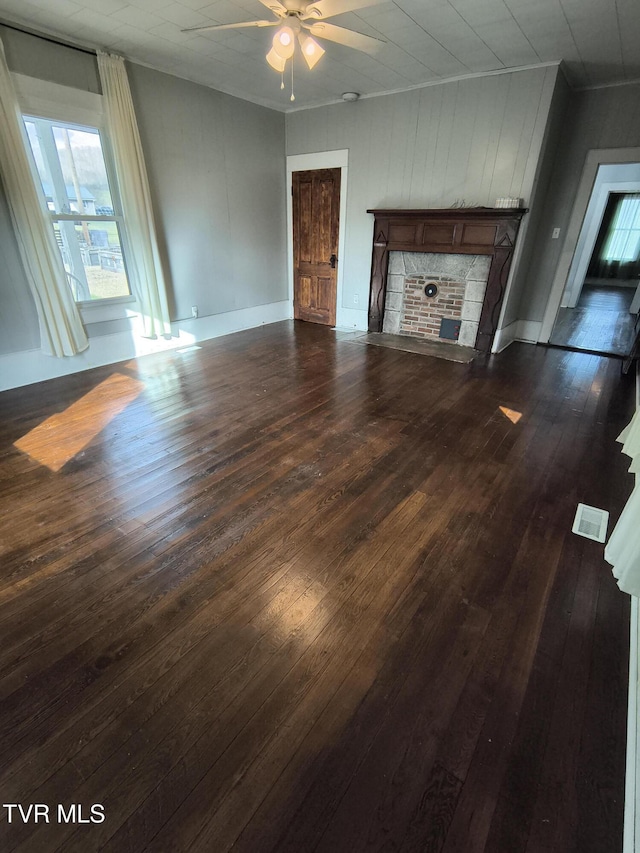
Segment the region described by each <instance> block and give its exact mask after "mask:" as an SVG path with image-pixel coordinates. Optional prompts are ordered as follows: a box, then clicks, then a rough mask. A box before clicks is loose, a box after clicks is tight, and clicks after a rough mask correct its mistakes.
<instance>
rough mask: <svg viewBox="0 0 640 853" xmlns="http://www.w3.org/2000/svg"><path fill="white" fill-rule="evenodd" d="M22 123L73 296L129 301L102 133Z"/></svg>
mask: <svg viewBox="0 0 640 853" xmlns="http://www.w3.org/2000/svg"><path fill="white" fill-rule="evenodd" d="M24 123H25V127H26V130H27V136H28V139H29V143H30V147H31V153H32V155H33V161H34V163H35V167H36V169H37V171H38V175H39V177H40V182H41V184H42V190H43V192H44V195H45V198H46V202H47V207H48V208H49V211H50V214H51V220H52V223H53V227H54V231H55V235H56V240H57V243H58V246H59V247H60V252H61V254H62V260H63V263H64V267H65V270H66V271H67V280H68V282H69V286H70V288H71V290H72V292H73V295H74V298H75V299H76V301H77V302H95V301H97V300H105V299H117V298H122V297H130V296H131V287H130V284H129V278H128V275H127V268H126V261H125V257H124V254H123V248H122V245H123V232H124V225H123V220H122V215H121V212H120V204H119V199H118V197H117V194H116V192H115V183H114V181H112V180H110V175H109V169H108V165H107V162H108V158H105V151H104V145H103V139H102V138H101V135H100V131H99V130H98V129H97V128H96V127H87V126H82V125H77V124H70V123H66V122H62V121H54V120H50V119H46V118H37V117H33V116H25V118H24Z"/></svg>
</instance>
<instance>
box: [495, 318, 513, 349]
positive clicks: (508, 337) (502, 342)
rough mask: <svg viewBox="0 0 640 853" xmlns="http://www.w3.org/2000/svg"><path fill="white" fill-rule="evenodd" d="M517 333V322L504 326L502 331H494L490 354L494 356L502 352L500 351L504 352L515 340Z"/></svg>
mask: <svg viewBox="0 0 640 853" xmlns="http://www.w3.org/2000/svg"><path fill="white" fill-rule="evenodd" d="M517 331H518V321H517V320H514V321H513V323H509V325H508V326H505V327H504V329H496V333H495V335H494V336H493V344H492V346H491V352H492V353H494V354H495V353H498V352H502V350H505V349H506V348H507V347H508V346H509V345H510V344H512V343H513V342H514V341H515V340H516V332H517Z"/></svg>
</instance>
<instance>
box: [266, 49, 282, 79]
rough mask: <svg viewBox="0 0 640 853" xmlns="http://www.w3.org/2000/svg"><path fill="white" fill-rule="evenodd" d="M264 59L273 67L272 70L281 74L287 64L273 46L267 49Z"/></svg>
mask: <svg viewBox="0 0 640 853" xmlns="http://www.w3.org/2000/svg"><path fill="white" fill-rule="evenodd" d="M266 60H267V62H268V63H269V65H270V66H271V67H272V68H273V70H274V71H277V72H278V73H279V74H282V72H283V71H284V68H285V65H286V64H287V60H286V59H283V58H282V57H281V56H279V55H278V54H277V53H276V52H275V50H274V49H273V48H271V50H270V51H269V53H268V54H267V56H266Z"/></svg>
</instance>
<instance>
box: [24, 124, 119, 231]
mask: <svg viewBox="0 0 640 853" xmlns="http://www.w3.org/2000/svg"><path fill="white" fill-rule="evenodd" d="M25 127H26V129H27V136H28V138H29V143H30V145H31V150H32V152H33V158H34V160H35V163H36V167H37V169H38V174H39V175H40V180H41V182H42V189H43V191H44V194H45V197H46V199H47V206H48V207H49V210H51V211H53V212H55V213H80V214H82V213H88V214H89V215H90V216H95V215H96V214H97V215H98V216H112V215H113V212H114V205H113V199H112V197H111V192H110V190H109V181H108V179H107V170H106V166H105V162H104V155H103V152H102V143H101V140H100V133H99V131H98V130H97V129H96V128H78V127H75V126H74V125H65V124H62V123H61V122H53V121H49V120H48V119H41V118H28V119H25Z"/></svg>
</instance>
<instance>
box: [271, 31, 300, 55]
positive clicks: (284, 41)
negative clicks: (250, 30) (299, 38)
mask: <svg viewBox="0 0 640 853" xmlns="http://www.w3.org/2000/svg"><path fill="white" fill-rule="evenodd" d="M273 50H275V52H276V53H277V54H278V56H279V57H280V58H281V59H285V60H287V59H291V57H292V56H293V51H294V50H295V42H294V40H293V30H292V29H291V27H281V28H280V29H279V30H278V32H277V33H276V34H275V35H274V37H273Z"/></svg>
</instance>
